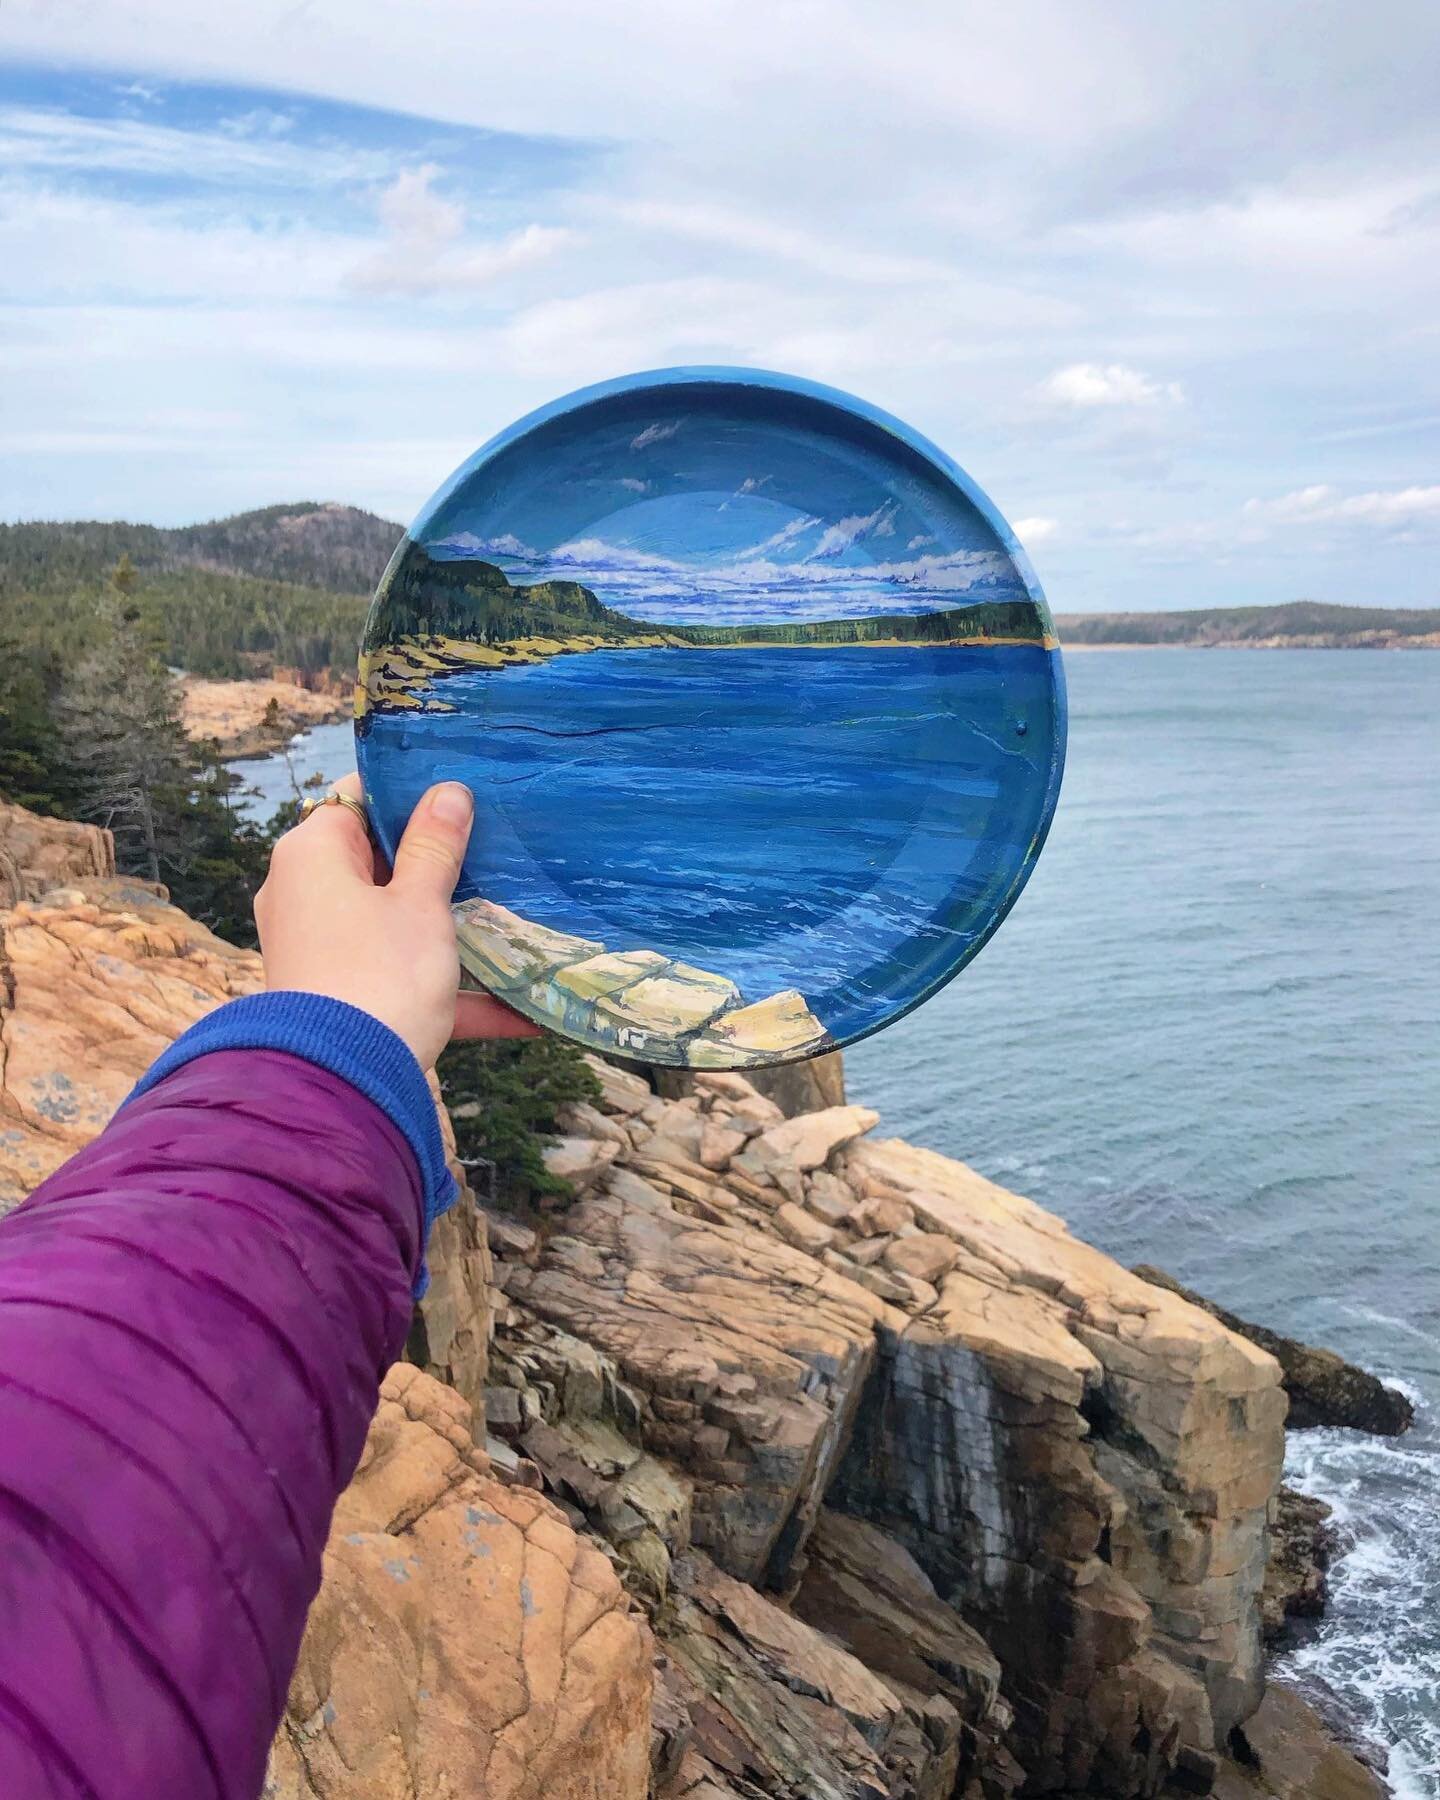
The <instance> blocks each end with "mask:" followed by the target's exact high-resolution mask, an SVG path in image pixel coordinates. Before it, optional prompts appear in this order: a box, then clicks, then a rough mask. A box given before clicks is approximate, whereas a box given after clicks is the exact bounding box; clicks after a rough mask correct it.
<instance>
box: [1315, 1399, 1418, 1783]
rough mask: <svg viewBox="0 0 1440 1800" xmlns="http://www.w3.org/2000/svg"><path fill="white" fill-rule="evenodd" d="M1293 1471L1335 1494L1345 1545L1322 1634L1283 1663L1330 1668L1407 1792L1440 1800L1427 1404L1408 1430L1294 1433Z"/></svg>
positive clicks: (1321, 1495)
mask: <svg viewBox="0 0 1440 1800" xmlns="http://www.w3.org/2000/svg"><path fill="white" fill-rule="evenodd" d="M1285 1474H1286V1479H1287V1481H1289V1482H1290V1483H1291V1484H1292V1485H1294V1486H1295V1487H1298V1488H1300V1489H1301V1490H1302V1491H1303V1492H1304V1493H1307V1494H1312V1495H1314V1496H1315V1497H1316V1498H1317V1499H1320V1500H1324V1501H1326V1502H1327V1503H1328V1504H1329V1505H1330V1506H1331V1507H1332V1508H1333V1509H1334V1521H1335V1524H1336V1525H1337V1527H1338V1528H1339V1530H1340V1532H1341V1534H1342V1540H1343V1541H1344V1542H1345V1543H1346V1544H1347V1545H1348V1547H1347V1548H1346V1549H1345V1550H1344V1553H1343V1554H1342V1555H1341V1556H1340V1558H1339V1559H1338V1560H1337V1561H1336V1563H1335V1565H1334V1567H1333V1569H1332V1570H1331V1575H1330V1606H1329V1609H1328V1612H1327V1614H1326V1617H1325V1619H1324V1621H1323V1622H1322V1623H1321V1625H1320V1627H1319V1629H1318V1631H1317V1633H1316V1635H1315V1637H1314V1638H1313V1639H1312V1640H1311V1641H1309V1642H1307V1643H1305V1644H1302V1645H1301V1646H1300V1647H1299V1648H1297V1649H1295V1650H1293V1651H1291V1652H1289V1653H1288V1654H1287V1655H1286V1656H1285V1658H1284V1659H1283V1663H1284V1666H1286V1667H1288V1668H1290V1669H1293V1670H1296V1671H1313V1672H1314V1673H1316V1674H1318V1675H1320V1676H1322V1677H1323V1678H1324V1679H1325V1680H1326V1681H1327V1682H1328V1683H1329V1685H1330V1686H1331V1687H1332V1688H1334V1689H1335V1691H1336V1692H1337V1693H1339V1694H1340V1695H1342V1696H1343V1698H1344V1699H1345V1700H1346V1701H1347V1703H1348V1704H1349V1705H1350V1706H1351V1707H1352V1708H1353V1709H1354V1711H1355V1713H1356V1714H1357V1716H1358V1718H1359V1719H1360V1721H1361V1723H1362V1724H1363V1726H1364V1728H1365V1729H1366V1730H1367V1732H1368V1733H1369V1734H1370V1735H1371V1736H1373V1737H1375V1738H1377V1739H1378V1740H1379V1741H1381V1742H1383V1743H1384V1744H1386V1746H1387V1748H1389V1750H1390V1756H1391V1775H1390V1779H1391V1785H1392V1787H1393V1789H1394V1792H1395V1793H1396V1795H1397V1796H1400V1797H1401V1800H1440V1619H1437V1616H1436V1609H1435V1592H1436V1585H1437V1570H1440V1517H1437V1509H1436V1504H1435V1501H1436V1495H1437V1493H1440V1441H1437V1439H1436V1436H1435V1433H1434V1425H1433V1420H1432V1419H1431V1418H1430V1417H1428V1416H1427V1415H1426V1414H1425V1413H1423V1412H1422V1413H1421V1415H1420V1417H1419V1418H1418V1419H1417V1423H1416V1424H1415V1426H1414V1427H1413V1428H1412V1431H1411V1433H1410V1434H1409V1435H1407V1436H1406V1437H1405V1438H1401V1439H1385V1438H1373V1437H1369V1436H1365V1435H1362V1434H1360V1433H1357V1432H1349V1431H1329V1430H1326V1431H1302V1432H1296V1433H1294V1434H1292V1436H1291V1439H1290V1442H1289V1446H1288V1452H1287V1457H1286V1467H1285Z"/></svg>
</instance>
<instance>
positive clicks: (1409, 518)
mask: <svg viewBox="0 0 1440 1800" xmlns="http://www.w3.org/2000/svg"><path fill="white" fill-rule="evenodd" d="M1242 511H1243V512H1244V513H1245V515H1246V517H1247V518H1251V519H1259V520H1273V521H1275V522H1276V523H1279V524H1286V525H1311V524H1329V523H1331V522H1333V521H1335V520H1354V521H1357V522H1359V523H1361V524H1366V525H1413V524H1416V523H1418V522H1420V521H1422V520H1426V519H1440V486H1432V487H1403V488H1389V489H1372V490H1371V492H1369V493H1365V494H1342V493H1340V491H1339V490H1338V489H1337V488H1333V487H1330V486H1328V485H1324V484H1316V485H1314V486H1311V487H1303V488H1296V489H1295V491H1294V492H1293V493H1290V494H1279V495H1277V496H1276V497H1275V498H1274V499H1271V500H1260V499H1252V500H1247V501H1246V502H1245V505H1244V507H1243V508H1242Z"/></svg>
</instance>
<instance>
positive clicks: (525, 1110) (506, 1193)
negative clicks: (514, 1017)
mask: <svg viewBox="0 0 1440 1800" xmlns="http://www.w3.org/2000/svg"><path fill="white" fill-rule="evenodd" d="M436 1073H437V1074H438V1075H439V1077H440V1087H441V1091H442V1092H443V1094H444V1096H445V1104H446V1105H447V1106H448V1107H449V1109H450V1117H451V1120H452V1122H453V1123H454V1126H455V1148H456V1154H457V1155H458V1156H459V1158H460V1161H461V1162H462V1163H465V1164H472V1163H479V1162H490V1163H493V1164H494V1165H495V1185H496V1191H497V1195H498V1198H499V1199H500V1200H501V1202H502V1203H503V1204H505V1205H507V1206H510V1207H516V1208H524V1207H528V1206H533V1205H534V1203H535V1202H536V1200H537V1199H539V1198H540V1196H542V1195H549V1196H552V1197H563V1196H564V1195H567V1194H568V1193H569V1192H570V1188H569V1185H568V1184H567V1183H566V1182H564V1181H561V1180H560V1179H559V1178H558V1177H556V1176H554V1175H552V1174H551V1173H550V1172H549V1170H548V1169H547V1168H546V1167H545V1164H544V1162H543V1161H542V1159H541V1155H540V1152H541V1148H542V1146H543V1143H544V1140H545V1138H546V1136H548V1135H549V1134H551V1133H553V1132H554V1131H555V1130H556V1129H557V1126H556V1117H555V1115H556V1112H557V1110H558V1109H559V1108H560V1107H561V1106H563V1105H564V1104H565V1102H566V1101H567V1100H589V1101H591V1102H592V1103H593V1102H594V1101H596V1100H598V1099H599V1098H600V1083H599V1082H598V1081H597V1080H596V1079H595V1076H594V1075H593V1074H592V1072H591V1070H590V1068H589V1067H588V1065H587V1064H586V1062H585V1059H584V1057H583V1056H582V1055H581V1054H580V1052H579V1050H577V1049H576V1047H575V1046H574V1045H573V1044H571V1043H567V1042H566V1041H565V1039H563V1038H558V1037H551V1036H549V1035H548V1034H547V1035H546V1036H545V1037H539V1038H496V1039H494V1040H490V1041H482V1042H479V1043H471V1044H452V1045H451V1046H450V1048H449V1049H448V1050H446V1051H445V1052H444V1053H443V1054H442V1055H441V1057H440V1061H439V1063H438V1064H437V1065H436Z"/></svg>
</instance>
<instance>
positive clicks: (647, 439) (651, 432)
mask: <svg viewBox="0 0 1440 1800" xmlns="http://www.w3.org/2000/svg"><path fill="white" fill-rule="evenodd" d="M679 429H680V421H679V420H678V419H674V420H672V421H671V422H670V423H669V424H665V425H647V426H646V427H645V429H644V430H643V431H641V432H637V433H636V435H635V436H634V437H633V438H631V440H630V448H631V449H632V450H648V449H649V447H650V446H651V444H663V443H664V442H665V440H666V438H672V437H674V435H675V433H676V432H677V431H678V430H679Z"/></svg>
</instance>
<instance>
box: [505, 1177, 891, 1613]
mask: <svg viewBox="0 0 1440 1800" xmlns="http://www.w3.org/2000/svg"><path fill="white" fill-rule="evenodd" d="M648 1166H649V1165H648V1164H647V1167H648ZM656 1166H658V1167H659V1168H660V1169H661V1170H662V1177H661V1179H668V1180H670V1181H672V1182H673V1181H677V1180H678V1181H680V1182H691V1183H693V1184H694V1185H695V1186H696V1187H701V1186H706V1185H709V1184H710V1183H711V1181H712V1178H711V1177H710V1175H709V1174H708V1172H706V1171H704V1170H702V1171H701V1173H702V1174H703V1175H705V1182H704V1183H701V1182H700V1181H699V1180H698V1179H697V1178H695V1177H691V1176H687V1175H686V1174H685V1172H684V1170H683V1169H682V1168H680V1167H679V1166H678V1165H675V1164H665V1163H659V1164H657V1165H656ZM664 1171H669V1174H668V1177H667V1176H666V1175H665V1174H664V1173H663V1172H664ZM732 1204H733V1203H732ZM505 1291H506V1297H507V1299H508V1300H511V1301H515V1302H518V1303H519V1304H520V1305H521V1306H523V1307H524V1308H526V1309H528V1310H529V1311H530V1312H532V1313H533V1314H535V1315H536V1316H538V1317H540V1318H542V1319H547V1320H550V1321H552V1322H554V1323H563V1325H564V1327H565V1329H566V1330H567V1331H568V1332H571V1333H573V1334H574V1335H575V1336H577V1337H580V1338H583V1339H584V1340H585V1341H586V1342H587V1343H590V1344H593V1345H595V1346H596V1347H597V1348H598V1349H600V1350H602V1351H603V1352H604V1353H605V1354H606V1355H607V1356H608V1357H610V1358H612V1359H613V1361H614V1363H615V1365H616V1367H617V1368H618V1370H619V1372H620V1375H621V1378H622V1379H623V1380H624V1381H625V1382H626V1383H627V1384H628V1385H629V1386H630V1387H631V1388H633V1389H634V1390H636V1391H637V1393H638V1394H639V1395H640V1396H641V1397H642V1402H643V1418H642V1420H641V1422H640V1425H639V1432H640V1436H641V1439H642V1441H643V1443H644V1445H645V1447H646V1448H647V1449H649V1450H652V1451H653V1452H655V1453H656V1454H658V1455H661V1456H664V1457H665V1458H666V1459H667V1460H668V1461H670V1462H672V1463H673V1464H674V1465H675V1466H676V1467H677V1468H679V1469H680V1470H682V1471H683V1472H684V1473H685V1475H686V1476H687V1477H688V1478H689V1479H690V1480H691V1481H692V1482H693V1484H694V1489H695V1497H694V1522H693V1526H692V1531H693V1539H694V1542H695V1543H696V1544H697V1545H699V1546H701V1547H703V1548H704V1549H706V1550H707V1551H708V1552H709V1553H710V1555H711V1556H712V1557H713V1558H714V1560H715V1561H716V1562H717V1563H718V1564H720V1566H721V1567H722V1568H724V1569H727V1570H729V1571H730V1572H731V1573H732V1574H734V1575H737V1576H739V1577H740V1578H742V1579H744V1580H758V1579H760V1578H761V1577H762V1576H763V1575H764V1574H765V1573H766V1571H767V1569H771V1571H772V1574H774V1575H776V1576H777V1577H778V1576H779V1574H780V1573H781V1572H782V1571H783V1568H784V1567H785V1566H786V1565H788V1561H789V1559H790V1558H791V1557H793V1555H794V1554H795V1552H796V1550H797V1549H798V1547H799V1545H800V1543H801V1542H803V1538H804V1536H805V1534H806V1532H807V1531H808V1529H809V1525H810V1522H811V1521H812V1520H813V1517H814V1514H815V1512H816V1510H817V1509H818V1507H819V1504H820V1499H821V1496H822V1495H823V1493H824V1491H825V1487H826V1484H827V1482H828V1481H829V1479H830V1476H831V1474H832V1472H833V1469H834V1466H835V1463H836V1460H837V1458H838V1455H839V1453H840V1450H841V1449H842V1448H843V1445H844V1441H845V1437H846V1434H847V1432H848V1429H849V1425H850V1421H851V1417H852V1415H853V1413H854V1410H855V1407H856V1405H857V1404H858V1402H859V1398H860V1394H861V1390H862V1388H863V1387H864V1385H865V1380H866V1376H867V1375H868V1373H869V1370H870V1365H871V1361H872V1358H873V1355H874V1342H875V1339H874V1327H875V1324H876V1322H877V1320H879V1319H880V1318H881V1317H882V1315H883V1313H884V1307H883V1305H882V1303H880V1302H879V1301H877V1300H876V1299H875V1298H874V1297H873V1296H872V1295H870V1294H868V1293H866V1292H865V1291H864V1289H862V1288H859V1287H857V1286H855V1284H854V1283H852V1282H849V1281H847V1280H845V1279H844V1278H842V1277H840V1276H837V1275H836V1274H834V1273H833V1272H832V1271H831V1270H829V1269H826V1268H825V1267H823V1266H822V1265H821V1264H819V1263H817V1262H815V1261H813V1260H812V1259H811V1258H809V1257H807V1256H805V1255H804V1254H803V1253H801V1252H797V1251H795V1250H794V1249H792V1248H791V1247H790V1246H789V1245H787V1244H784V1243H781V1242H779V1241H778V1240H776V1239H775V1238H773V1237H771V1236H770V1235H769V1234H768V1233H766V1232H763V1231H757V1230H755V1229H753V1228H750V1227H747V1226H745V1225H744V1224H742V1223H741V1222H739V1221H738V1220H737V1221H736V1222H735V1223H734V1225H733V1226H731V1227H729V1228H727V1229H723V1230H721V1229H716V1228H715V1227H714V1226H713V1225H711V1224H710V1223H707V1222H705V1220H704V1219H703V1218H696V1217H687V1216H685V1214H683V1213H681V1212H678V1211H677V1210H676V1209H675V1207H674V1206H673V1205H672V1204H671V1200H670V1190H669V1189H668V1188H662V1187H661V1186H660V1185H659V1184H658V1182H657V1181H652V1180H651V1179H650V1178H648V1176H642V1175H640V1174H637V1173H636V1172H635V1171H634V1170H633V1169H629V1168H623V1167H621V1166H620V1165H619V1164H616V1165H613V1166H612V1167H611V1168H610V1169H609V1170H608V1171H607V1173H606V1174H605V1176H604V1177H603V1178H602V1184H601V1187H600V1188H599V1190H598V1191H596V1192H595V1193H593V1194H591V1195H589V1196H587V1197H586V1198H585V1199H583V1200H581V1201H580V1202H579V1203H578V1204H577V1205H576V1206H574V1207H573V1208H572V1209H571V1210H570V1211H569V1212H568V1213H567V1214H565V1215H564V1219H563V1224H562V1227H561V1230H560V1231H559V1232H558V1233H557V1235H555V1236H553V1237H552V1238H551V1239H550V1240H549V1242H548V1243H547V1244H546V1245H545V1247H544V1251H543V1254H542V1255H541V1257H540V1259H539V1262H538V1266H536V1267H535V1268H533V1269H532V1268H528V1267H520V1268H517V1269H516V1270H515V1271H514V1272H513V1273H512V1274H511V1275H510V1276H509V1277H508V1279H507V1281H506V1290H505Z"/></svg>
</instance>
